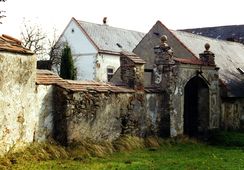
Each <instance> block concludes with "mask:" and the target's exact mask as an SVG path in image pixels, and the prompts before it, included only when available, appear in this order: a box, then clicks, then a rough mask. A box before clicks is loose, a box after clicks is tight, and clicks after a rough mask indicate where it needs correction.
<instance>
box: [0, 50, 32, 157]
mask: <svg viewBox="0 0 244 170" xmlns="http://www.w3.org/2000/svg"><path fill="white" fill-rule="evenodd" d="M35 78H36V58H35V56H34V55H21V54H15V53H8V52H1V53H0V113H1V114H0V154H3V153H5V152H7V151H8V150H9V149H10V148H11V147H13V146H16V147H19V146H22V145H23V144H24V143H25V142H32V141H33V134H34V129H35V121H33V120H35V119H36V114H35V106H34V105H33V102H34V101H35V95H34V94H35Z"/></svg>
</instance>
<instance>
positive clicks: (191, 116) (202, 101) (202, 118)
mask: <svg viewBox="0 0 244 170" xmlns="http://www.w3.org/2000/svg"><path fill="white" fill-rule="evenodd" d="M208 127H209V88H208V85H207V83H206V82H205V81H204V80H203V79H202V78H200V77H198V76H195V77H193V78H192V79H190V80H189V81H188V82H187V84H186V85H185V89H184V134H185V135H188V136H190V137H193V136H195V137H196V136H200V135H203V134H204V132H206V131H207V130H208Z"/></svg>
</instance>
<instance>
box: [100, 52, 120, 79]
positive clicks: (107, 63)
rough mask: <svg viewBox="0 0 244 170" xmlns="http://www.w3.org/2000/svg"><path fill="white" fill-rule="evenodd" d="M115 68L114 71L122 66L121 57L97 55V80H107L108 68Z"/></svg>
mask: <svg viewBox="0 0 244 170" xmlns="http://www.w3.org/2000/svg"><path fill="white" fill-rule="evenodd" d="M108 67H112V68H114V72H115V71H116V70H117V69H118V68H119V67H120V57H119V56H116V55H107V54H100V55H98V56H97V63H96V81H104V82H107V81H108V80H107V68H108Z"/></svg>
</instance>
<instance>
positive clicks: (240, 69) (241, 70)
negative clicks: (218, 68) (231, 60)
mask: <svg viewBox="0 0 244 170" xmlns="http://www.w3.org/2000/svg"><path fill="white" fill-rule="evenodd" d="M236 69H237V70H238V71H239V72H240V73H241V74H244V70H243V69H242V68H240V67H238V68H236Z"/></svg>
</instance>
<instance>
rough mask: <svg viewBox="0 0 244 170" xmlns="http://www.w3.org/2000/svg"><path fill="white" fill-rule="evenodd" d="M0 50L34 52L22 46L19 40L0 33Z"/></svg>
mask: <svg viewBox="0 0 244 170" xmlns="http://www.w3.org/2000/svg"><path fill="white" fill-rule="evenodd" d="M0 51H7V52H14V53H22V54H34V53H33V52H31V51H30V50H28V49H27V48H25V47H23V46H22V45H21V41H19V40H17V39H15V38H13V37H11V36H8V35H4V34H3V35H0Z"/></svg>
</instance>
